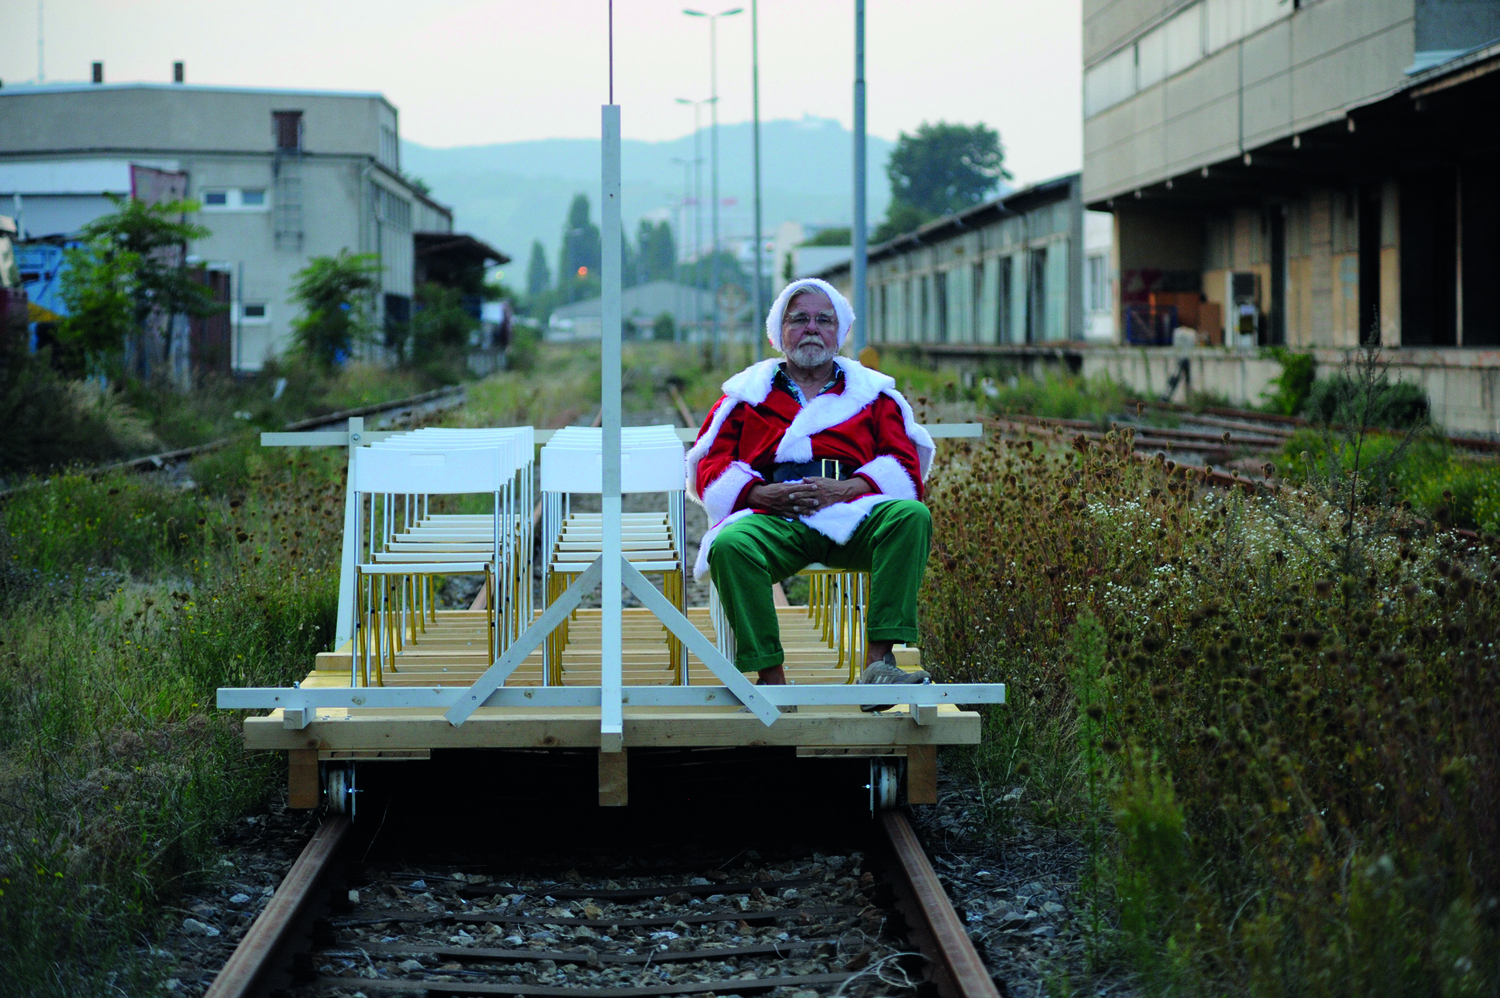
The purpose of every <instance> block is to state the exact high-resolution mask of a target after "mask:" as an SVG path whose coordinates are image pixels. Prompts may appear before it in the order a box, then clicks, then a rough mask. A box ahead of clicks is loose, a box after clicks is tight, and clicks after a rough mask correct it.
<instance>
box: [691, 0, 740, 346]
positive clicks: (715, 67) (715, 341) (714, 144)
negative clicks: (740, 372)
mask: <svg viewBox="0 0 1500 998" xmlns="http://www.w3.org/2000/svg"><path fill="white" fill-rule="evenodd" d="M744 10H745V8H743V7H732V8H730V9H729V10H723V11H720V12H719V13H717V14H707V13H704V12H703V11H701V10H691V9H689V8H686V7H684V8H683V11H682V12H683V13H684V14H686V15H688V16H689V17H704V18H707V19H708V85H709V86H708V92H709V98H708V99H709V102H710V103H711V104H713V109H712V110H713V115H712V131H711V132H710V133H709V155H710V156H711V157H712V160H713V162H712V164H711V166H710V172H711V173H712V174H713V196H714V205H713V247H712V248H711V249H710V251H709V257H708V272H709V283H710V284H711V285H712V286H713V292H714V326H713V336H712V340H711V341H710V346H709V350H710V354H709V356H710V357H712V358H714V359H715V360H717V359H718V354H719V18H721V17H732V16H733V15H735V14H740V13H743V12H744Z"/></svg>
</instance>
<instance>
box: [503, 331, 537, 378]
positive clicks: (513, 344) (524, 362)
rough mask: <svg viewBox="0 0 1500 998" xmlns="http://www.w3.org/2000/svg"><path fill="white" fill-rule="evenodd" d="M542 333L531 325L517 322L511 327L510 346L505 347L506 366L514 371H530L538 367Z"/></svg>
mask: <svg viewBox="0 0 1500 998" xmlns="http://www.w3.org/2000/svg"><path fill="white" fill-rule="evenodd" d="M541 338H542V337H541V334H540V333H539V332H538V331H537V330H535V329H532V328H531V327H530V326H523V325H521V324H520V323H516V324H515V325H513V326H512V327H511V332H510V346H508V347H506V349H505V366H506V367H507V368H509V369H510V370H512V371H530V370H532V369H533V368H535V367H536V361H537V344H538V342H539V341H540V340H541Z"/></svg>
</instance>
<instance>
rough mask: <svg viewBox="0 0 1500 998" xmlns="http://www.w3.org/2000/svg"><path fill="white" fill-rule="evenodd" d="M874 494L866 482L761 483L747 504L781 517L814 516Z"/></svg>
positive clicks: (828, 479)
mask: <svg viewBox="0 0 1500 998" xmlns="http://www.w3.org/2000/svg"><path fill="white" fill-rule="evenodd" d="M872 491H874V490H873V489H871V488H870V483H869V482H867V481H865V480H864V479H863V478H858V477H855V478H849V479H845V480H844V481H839V480H838V479H837V478H819V477H812V478H804V479H802V480H801V481H800V482H780V483H771V482H761V483H760V484H758V485H755V486H753V487H752V488H751V489H750V494H749V496H747V497H746V498H747V500H748V501H749V503H750V505H751V506H753V507H754V508H756V509H763V510H766V511H767V512H771V513H775V514H776V515H777V516H786V517H798V516H811V515H812V514H813V513H816V512H817V511H818V510H820V509H825V508H827V507H829V506H832V505H833V504H835V503H840V502H849V501H850V500H851V499H858V498H859V497H860V496H862V495H868V494H869V493H870V492H872Z"/></svg>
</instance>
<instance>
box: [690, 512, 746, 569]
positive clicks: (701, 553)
mask: <svg viewBox="0 0 1500 998" xmlns="http://www.w3.org/2000/svg"><path fill="white" fill-rule="evenodd" d="M754 514H755V510H753V509H741V510H737V511H736V512H733V513H730V514H729V515H728V516H726V517H725V518H724V519H722V520H720V521H719V522H718V523H716V524H714V525H713V526H712V527H709V528H708V532H707V533H705V534H704V535H703V540H701V541H699V542H698V557H697V558H695V559H693V580H694V581H695V582H701V581H702V580H703V579H704V578H706V577H707V576H708V549H709V548H710V547H712V546H713V543H714V538H715V537H718V536H719V531H721V530H723V529H724V528H725V527H727V526H729V524H731V523H733V522H734V521H735V520H739V519H743V518H744V517H747V516H753V515H754Z"/></svg>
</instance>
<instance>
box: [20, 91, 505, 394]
mask: <svg viewBox="0 0 1500 998" xmlns="http://www.w3.org/2000/svg"><path fill="white" fill-rule="evenodd" d="M99 75H102V74H99ZM398 140H399V127H398V118H397V112H396V109H395V108H394V107H393V106H391V104H390V102H389V101H387V100H386V99H385V98H384V97H382V96H381V95H380V94H375V93H336V92H328V91H304V90H261V89H252V88H243V87H212V86H193V85H187V84H182V83H177V84H152V83H125V84H103V83H96V84H48V85H43V86H7V87H4V88H3V89H0V203H6V204H9V203H11V202H12V200H13V198H14V197H16V196H19V198H20V204H21V206H22V219H21V224H22V225H23V226H24V227H25V229H26V233H27V235H28V236H29V237H31V238H37V237H42V236H51V235H59V236H65V235H67V234H70V233H73V232H76V231H77V230H78V229H79V228H80V227H81V226H82V225H84V224H86V223H87V222H89V221H90V220H92V219H94V218H97V217H98V216H100V215H102V214H105V213H106V212H109V211H111V210H113V205H112V203H111V202H110V201H109V199H108V197H107V195H110V194H114V195H130V194H138V193H139V192H138V190H137V187H138V186H139V184H140V178H141V177H142V176H143V175H144V174H143V171H150V172H151V175H153V176H154V175H156V174H158V173H159V174H161V175H165V176H181V177H182V178H183V180H184V182H185V188H184V189H185V193H186V194H187V196H188V197H190V198H193V199H195V200H197V201H198V202H200V204H201V205H202V209H201V213H200V214H199V215H198V216H196V217H195V218H194V221H197V222H199V223H201V224H202V225H204V226H206V227H207V228H209V229H210V230H211V231H212V234H211V235H210V236H208V237H207V238H205V239H202V240H199V241H197V242H196V243H194V244H193V245H192V246H190V247H189V248H188V254H189V257H188V258H189V261H192V260H194V259H196V260H199V261H201V262H202V263H203V264H205V265H206V266H207V267H208V269H209V270H210V271H216V272H221V273H223V274H225V275H227V280H228V282H229V297H230V300H231V301H232V302H233V312H232V315H231V321H232V326H233V332H232V351H231V353H232V365H233V367H234V368H235V369H238V370H255V369H257V368H259V367H260V366H261V365H262V364H263V363H264V362H265V361H266V359H267V358H269V357H271V356H274V355H275V354H277V353H279V352H281V351H282V350H284V349H285V348H286V347H287V346H288V345H289V344H290V342H291V336H292V326H291V323H292V320H293V319H294V318H295V317H296V315H295V307H294V306H293V305H292V304H290V302H289V299H290V296H291V288H292V284H293V275H294V274H295V273H296V272H297V271H298V270H300V269H301V268H302V267H304V266H305V265H306V264H307V261H308V259H309V258H310V257H314V256H332V255H336V254H337V253H339V252H340V251H341V250H349V251H351V252H356V253H376V254H379V257H380V261H381V286H380V291H379V294H378V295H377V301H376V310H377V314H376V315H375V316H374V319H375V321H376V322H377V323H381V324H385V323H398V322H402V321H404V320H405V319H407V318H409V316H410V314H411V302H412V296H413V293H414V282H415V274H414V270H415V268H416V267H417V265H418V264H417V255H418V237H419V235H420V234H422V233H439V234H445V235H446V234H452V233H453V213H452V211H451V210H450V209H448V208H446V207H444V206H443V205H441V204H439V203H438V202H436V201H434V200H432V199H431V198H430V197H428V196H426V195H425V194H424V193H422V191H420V190H418V189H417V188H416V187H415V186H413V185H412V184H411V183H410V182H409V181H408V180H407V179H406V178H405V177H403V176H402V174H401V163H400V159H399V150H400V144H399V141H398ZM173 193H176V192H175V191H174V192H173ZM438 242H439V243H443V241H438ZM449 242H451V241H449ZM474 242H475V241H473V240H469V241H467V242H464V241H459V242H451V244H452V245H454V246H457V247H458V250H457V252H460V253H461V255H464V256H465V257H466V258H468V257H472V256H473V255H474V254H475V252H476V247H475V245H474ZM427 245H428V246H429V247H430V246H432V245H434V243H432V242H429V243H428V244H427ZM477 252H479V254H480V255H481V256H486V255H487V256H488V257H490V258H498V260H499V262H503V259H504V258H503V257H502V256H501V255H500V254H498V253H496V252H495V251H493V250H490V249H489V248H488V247H484V246H483V245H482V244H479V249H478V250H477ZM427 262H428V264H429V266H439V263H438V262H437V261H434V260H432V259H431V258H430V254H429V259H428V261H427ZM476 307H477V306H476Z"/></svg>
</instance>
